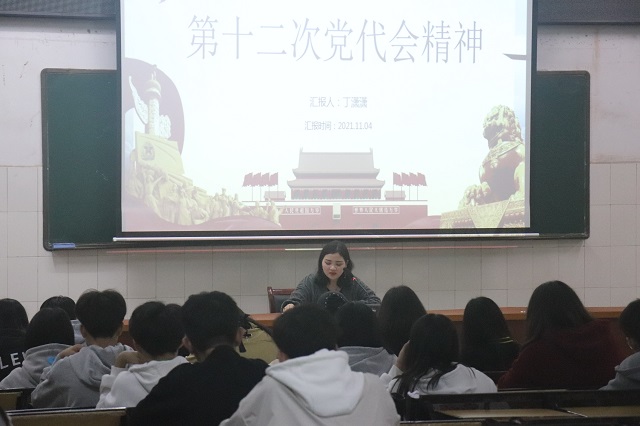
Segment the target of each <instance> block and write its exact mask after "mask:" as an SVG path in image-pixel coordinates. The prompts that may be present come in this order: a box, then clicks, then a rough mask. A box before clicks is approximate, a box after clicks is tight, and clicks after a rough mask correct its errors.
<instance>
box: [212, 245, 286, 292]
mask: <svg viewBox="0 0 640 426" xmlns="http://www.w3.org/2000/svg"><path fill="white" fill-rule="evenodd" d="M214 258H215V255H214ZM265 259H266V261H267V268H266V269H265V272H267V276H266V278H267V281H266V283H264V284H265V286H264V287H265V288H264V292H265V294H266V291H267V290H266V287H267V284H269V285H270V286H272V287H274V288H287V287H295V286H296V284H298V282H297V281H296V268H295V263H296V258H295V255H294V254H293V253H291V252H287V251H268V252H265Z"/></svg>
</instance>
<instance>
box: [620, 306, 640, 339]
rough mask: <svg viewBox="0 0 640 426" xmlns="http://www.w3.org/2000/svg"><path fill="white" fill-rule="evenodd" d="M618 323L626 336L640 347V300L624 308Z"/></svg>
mask: <svg viewBox="0 0 640 426" xmlns="http://www.w3.org/2000/svg"><path fill="white" fill-rule="evenodd" d="M618 322H619V324H620V329H621V330H622V332H623V333H624V335H625V336H626V337H629V338H630V339H633V340H635V344H636V345H640V299H636V300H634V301H633V302H631V303H629V304H628V305H627V307H626V308H624V310H623V311H622V312H621V313H620V318H619V320H618Z"/></svg>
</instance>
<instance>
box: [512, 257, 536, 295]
mask: <svg viewBox="0 0 640 426" xmlns="http://www.w3.org/2000/svg"><path fill="white" fill-rule="evenodd" d="M532 285H533V248H514V249H508V250H507V289H509V290H511V289H530V288H531V287H532Z"/></svg>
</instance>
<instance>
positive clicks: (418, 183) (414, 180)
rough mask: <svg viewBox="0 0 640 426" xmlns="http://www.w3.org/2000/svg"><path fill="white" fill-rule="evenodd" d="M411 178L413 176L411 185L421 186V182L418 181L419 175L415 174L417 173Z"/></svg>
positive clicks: (410, 179) (412, 174) (410, 180)
mask: <svg viewBox="0 0 640 426" xmlns="http://www.w3.org/2000/svg"><path fill="white" fill-rule="evenodd" d="M410 176H411V177H410V178H409V183H410V184H411V185H415V186H418V185H420V180H419V179H418V175H417V174H415V173H411V175H410Z"/></svg>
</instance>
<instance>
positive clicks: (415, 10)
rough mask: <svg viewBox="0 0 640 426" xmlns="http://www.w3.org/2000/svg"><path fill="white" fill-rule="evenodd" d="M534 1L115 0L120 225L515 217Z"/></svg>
mask: <svg viewBox="0 0 640 426" xmlns="http://www.w3.org/2000/svg"><path fill="white" fill-rule="evenodd" d="M531 1H532V0H442V1H441V0H433V1H429V0H398V1H394V2H370V1H364V0H352V1H344V0H342V1H334V0H328V1H323V2H300V1H292V0H261V1H256V0H244V1H237V0H221V1H203V0H180V1H178V0H121V1H120V4H119V13H118V15H119V31H118V56H119V58H118V59H119V63H118V68H119V75H120V89H121V106H122V234H121V237H122V238H123V239H125V240H126V239H127V238H131V239H134V240H135V239H138V238H151V239H153V238H158V239H171V238H174V237H175V238H187V239H189V238H194V237H195V238H211V239H218V238H219V239H236V238H239V239H249V240H251V239H255V238H258V239H265V238H266V239H269V238H275V239H282V238H300V237H308V236H322V237H324V236H337V237H340V236H354V237H364V238H366V237H367V236H376V237H378V236H400V237H415V236H418V237H423V236H424V237H428V236H438V235H442V234H458V233H459V234H483V233H500V234H502V233H509V232H512V233H518V232H524V231H525V230H526V228H527V227H528V226H529V209H530V206H529V128H530V110H531V108H530V87H531V78H532V68H533V69H534V68H535V49H534V48H533V46H532V39H533V36H532V33H533V25H532V18H531V16H532V7H533V6H532V3H531Z"/></svg>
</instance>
